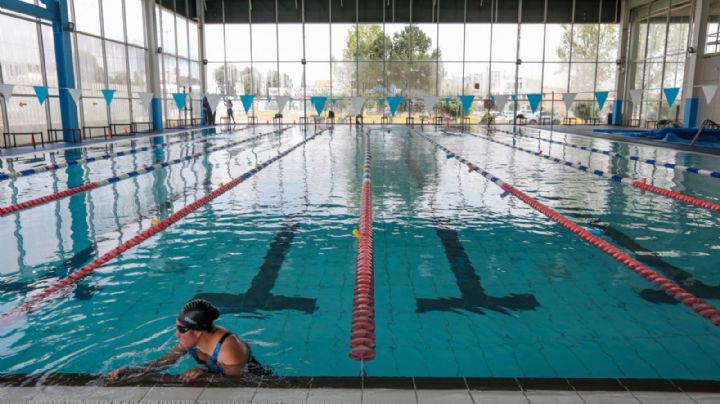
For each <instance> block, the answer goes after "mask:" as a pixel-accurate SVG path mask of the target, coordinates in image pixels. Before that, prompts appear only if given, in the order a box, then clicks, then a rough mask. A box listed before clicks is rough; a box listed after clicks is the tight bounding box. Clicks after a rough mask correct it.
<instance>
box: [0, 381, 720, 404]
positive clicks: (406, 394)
mask: <svg viewBox="0 0 720 404" xmlns="http://www.w3.org/2000/svg"><path fill="white" fill-rule="evenodd" d="M22 380H25V381H24V382H22ZM62 380H64V381H65V383H63V384H57V383H56V382H59V381H62ZM42 381H43V383H42V385H40V383H39V380H37V379H35V380H34V381H32V380H31V381H30V382H29V383H30V384H31V385H24V386H23V385H22V384H25V383H28V381H27V379H23V378H21V377H19V376H16V377H12V376H0V402H2V403H39V402H44V403H55V402H57V403H59V402H63V403H80V402H87V403H90V402H92V403H110V402H123V403H134V402H138V403H140V402H143V403H151V402H156V403H159V402H164V403H172V402H176V403H213V402H215V403H219V402H223V403H226V402H227V403H229V402H233V403H280V402H282V403H396V404H405V403H444V404H449V403H453V404H455V403H458V404H477V403H598V404H599V403H618V404H625V403H635V404H637V403H680V404H684V403H717V402H720V382H714V381H677V380H676V381H673V380H641V379H622V380H621V379H531V378H523V379H517V378H491V379H485V378H413V377H401V378H385V377H367V378H360V377H355V378H353V377H319V378H313V377H296V378H281V379H272V380H262V379H258V380H255V381H248V380H244V381H242V382H240V383H238V382H236V381H232V380H229V379H222V380H205V381H198V382H192V383H186V384H181V383H179V382H178V381H177V379H176V378H175V377H173V376H167V375H158V376H155V377H154V378H152V377H151V378H144V379H143V380H135V381H134V383H136V384H130V382H131V381H130V380H128V381H125V382H119V383H112V384H110V383H107V382H105V381H104V380H103V379H102V378H98V377H97V376H90V375H64V376H59V375H58V376H52V375H50V376H48V377H46V378H43V379H42ZM79 383H82V384H83V385H77V384H79ZM33 384H35V385H33ZM2 386H5V387H2Z"/></svg>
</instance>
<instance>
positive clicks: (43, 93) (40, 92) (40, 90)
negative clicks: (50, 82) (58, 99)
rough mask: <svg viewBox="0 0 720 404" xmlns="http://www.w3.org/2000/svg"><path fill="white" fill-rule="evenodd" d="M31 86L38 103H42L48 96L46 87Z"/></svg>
mask: <svg viewBox="0 0 720 404" xmlns="http://www.w3.org/2000/svg"><path fill="white" fill-rule="evenodd" d="M33 88H34V89H35V95H36V96H37V99H38V101H40V105H42V104H43V103H44V102H45V100H46V99H47V97H48V88H47V87H46V86H33Z"/></svg>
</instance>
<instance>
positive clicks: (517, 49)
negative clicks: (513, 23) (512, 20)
mask: <svg viewBox="0 0 720 404" xmlns="http://www.w3.org/2000/svg"><path fill="white" fill-rule="evenodd" d="M516 18H517V29H516V31H515V105H516V108H515V111H517V102H518V99H517V98H518V96H517V93H518V76H519V75H520V65H519V64H518V60H519V59H520V21H521V20H522V0H519V1H518V13H517V17H516ZM490 49H492V47H491V48H490ZM541 98H542V96H541ZM515 115H517V113H513V121H514V120H515V119H517V118H516V117H515ZM513 123H514V122H513Z"/></svg>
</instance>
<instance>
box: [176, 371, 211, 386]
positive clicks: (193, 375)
mask: <svg viewBox="0 0 720 404" xmlns="http://www.w3.org/2000/svg"><path fill="white" fill-rule="evenodd" d="M204 374H205V369H200V368H192V369H190V370H188V371H186V372H185V373H183V374H181V375H180V381H181V382H183V383H187V382H191V381H193V380H195V379H197V378H198V377H200V376H202V375H204Z"/></svg>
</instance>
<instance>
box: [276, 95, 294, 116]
mask: <svg viewBox="0 0 720 404" xmlns="http://www.w3.org/2000/svg"><path fill="white" fill-rule="evenodd" d="M275 101H276V102H277V106H278V114H282V112H283V109H285V105H286V104H287V102H288V101H290V96H289V95H278V96H277V97H275Z"/></svg>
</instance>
